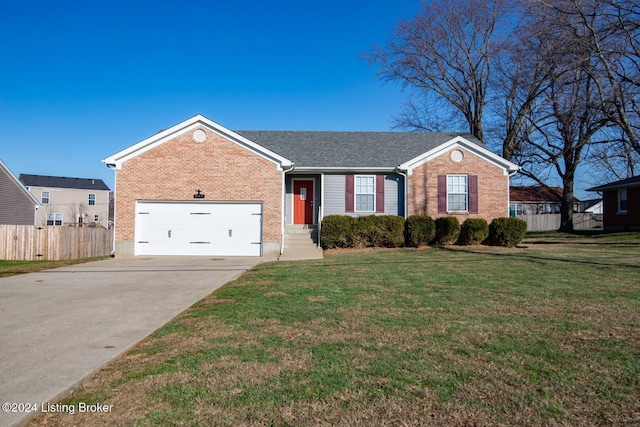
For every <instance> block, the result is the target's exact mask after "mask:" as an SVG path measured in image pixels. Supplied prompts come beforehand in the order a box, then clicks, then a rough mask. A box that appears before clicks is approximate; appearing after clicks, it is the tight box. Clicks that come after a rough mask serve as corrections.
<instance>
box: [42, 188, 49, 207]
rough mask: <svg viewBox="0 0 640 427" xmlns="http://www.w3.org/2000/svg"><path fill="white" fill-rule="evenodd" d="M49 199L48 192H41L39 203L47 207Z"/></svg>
mask: <svg viewBox="0 0 640 427" xmlns="http://www.w3.org/2000/svg"><path fill="white" fill-rule="evenodd" d="M49 198H50V194H49V192H48V191H43V192H42V195H41V197H40V202H41V203H42V204H43V205H47V204H49Z"/></svg>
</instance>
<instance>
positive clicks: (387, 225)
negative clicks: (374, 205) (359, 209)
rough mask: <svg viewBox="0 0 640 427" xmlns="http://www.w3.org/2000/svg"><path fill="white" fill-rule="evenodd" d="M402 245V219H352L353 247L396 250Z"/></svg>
mask: <svg viewBox="0 0 640 427" xmlns="http://www.w3.org/2000/svg"><path fill="white" fill-rule="evenodd" d="M403 244H404V218H402V217H400V216H395V215H382V216H376V215H367V216H361V217H358V218H355V219H354V232H353V246H354V247H370V246H373V247H379V248H397V247H399V246H402V245H403Z"/></svg>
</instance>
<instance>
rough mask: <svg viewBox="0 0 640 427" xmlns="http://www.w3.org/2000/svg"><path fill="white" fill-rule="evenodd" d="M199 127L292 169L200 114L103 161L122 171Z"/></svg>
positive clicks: (265, 149) (289, 162) (290, 163)
mask: <svg viewBox="0 0 640 427" xmlns="http://www.w3.org/2000/svg"><path fill="white" fill-rule="evenodd" d="M199 126H202V127H205V128H207V129H209V130H210V131H212V132H214V133H216V134H218V135H220V136H222V137H224V138H226V139H228V140H229V141H231V142H233V143H235V144H238V145H240V146H241V147H243V148H245V149H248V150H249V151H251V152H253V153H254V154H257V155H258V156H260V157H262V158H265V159H267V160H269V161H271V162H273V163H275V164H276V165H277V166H278V169H282V168H283V167H284V168H286V167H290V166H291V165H292V162H291V161H290V160H288V159H286V158H285V157H282V156H280V155H279V154H276V153H274V152H273V151H271V150H268V149H267V148H265V147H263V146H261V145H259V144H256V143H255V142H253V141H250V140H248V139H247V138H245V137H243V136H241V135H239V134H237V133H235V132H233V131H231V130H229V129H227V128H225V127H224V126H221V125H219V124H218V123H215V122H213V121H211V120H209V119H207V118H206V117H204V116H202V115H200V114H198V115H196V116H194V117H192V118H190V119H188V120H185V121H184V122H182V123H178V124H177V125H175V126H172V127H170V128H169V129H166V130H164V131H162V132H159V133H157V134H155V135H153V136H151V137H149V138H147V139H145V140H143V141H140V142H138V143H137V144H135V145H132V146H131V147H128V148H125V149H124V150H122V151H119V152H117V153H116V154H113V155H112V156H109V157H107V158H105V159H103V160H102V162H103V163H105V164H106V165H107V166H115V168H116V169H120V168H121V167H122V164H123V163H124V162H126V161H127V160H129V159H132V158H134V157H136V156H138V155H140V154H142V153H144V152H146V151H149V150H151V149H153V148H155V147H157V146H159V145H162V144H164V143H165V142H167V141H169V140H171V139H173V138H175V137H177V136H180V135H182V134H185V133H187V132H189V131H191V130H193V129H195V128H197V127H199Z"/></svg>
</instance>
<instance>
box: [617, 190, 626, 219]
mask: <svg viewBox="0 0 640 427" xmlns="http://www.w3.org/2000/svg"><path fill="white" fill-rule="evenodd" d="M618 212H620V213H626V212H627V189H626V188H622V189H620V190H618Z"/></svg>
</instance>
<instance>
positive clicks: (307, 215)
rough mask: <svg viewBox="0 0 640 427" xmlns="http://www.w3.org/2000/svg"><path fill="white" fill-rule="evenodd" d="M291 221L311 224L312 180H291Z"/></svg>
mask: <svg viewBox="0 0 640 427" xmlns="http://www.w3.org/2000/svg"><path fill="white" fill-rule="evenodd" d="M293 223H294V224H313V181H300V180H296V181H293Z"/></svg>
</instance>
